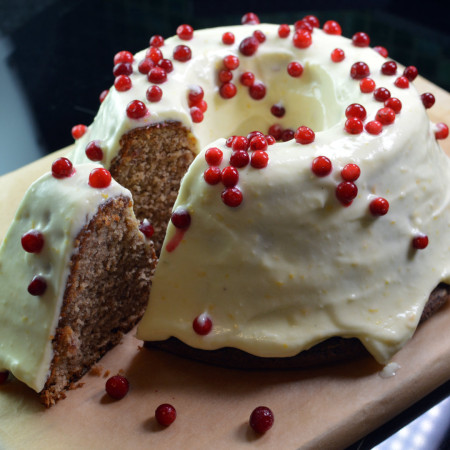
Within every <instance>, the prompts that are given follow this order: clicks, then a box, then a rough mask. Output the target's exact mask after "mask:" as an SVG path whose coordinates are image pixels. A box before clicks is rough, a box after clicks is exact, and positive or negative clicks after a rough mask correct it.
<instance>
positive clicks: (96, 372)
mask: <svg viewBox="0 0 450 450" xmlns="http://www.w3.org/2000/svg"><path fill="white" fill-rule="evenodd" d="M102 372H103V367H102V366H100V365H99V364H96V365H95V366H92V368H91V370H90V371H89V375H92V376H94V377H101V376H102Z"/></svg>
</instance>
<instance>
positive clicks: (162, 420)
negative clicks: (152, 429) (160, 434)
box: [155, 403, 177, 427]
mask: <svg viewBox="0 0 450 450" xmlns="http://www.w3.org/2000/svg"><path fill="white" fill-rule="evenodd" d="M176 418H177V411H176V410H175V408H174V407H173V406H172V405H169V404H168V403H163V404H162V405H159V406H158V407H157V408H156V410H155V419H156V420H157V422H158V423H159V424H160V425H162V426H164V427H168V426H169V425H171V424H172V423H173V422H174V421H175V419H176Z"/></svg>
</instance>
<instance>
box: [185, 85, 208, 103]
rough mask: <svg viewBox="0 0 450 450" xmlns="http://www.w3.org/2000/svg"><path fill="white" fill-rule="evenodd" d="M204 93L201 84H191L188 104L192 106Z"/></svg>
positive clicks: (201, 98)
mask: <svg viewBox="0 0 450 450" xmlns="http://www.w3.org/2000/svg"><path fill="white" fill-rule="evenodd" d="M204 95H205V93H204V92H203V89H202V88H201V86H191V87H190V88H189V91H188V101H189V106H193V105H195V104H196V103H198V102H200V101H201V100H203V97H204Z"/></svg>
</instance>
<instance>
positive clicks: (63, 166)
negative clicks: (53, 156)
mask: <svg viewBox="0 0 450 450" xmlns="http://www.w3.org/2000/svg"><path fill="white" fill-rule="evenodd" d="M74 173H75V170H74V168H73V165H72V163H71V162H70V161H69V160H68V159H67V158H64V157H62V158H58V159H57V160H55V161H54V162H53V164H52V175H53V176H54V177H55V178H68V177H71V176H72V175H73V174H74Z"/></svg>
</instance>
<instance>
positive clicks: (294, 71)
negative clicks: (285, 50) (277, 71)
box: [287, 61, 303, 78]
mask: <svg viewBox="0 0 450 450" xmlns="http://www.w3.org/2000/svg"><path fill="white" fill-rule="evenodd" d="M287 72H288V74H289V75H290V76H291V77H294V78H298V77H300V76H301V75H302V73H303V66H302V65H301V64H300V63H299V62H297V61H292V62H290V63H289V64H288V66H287Z"/></svg>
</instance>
